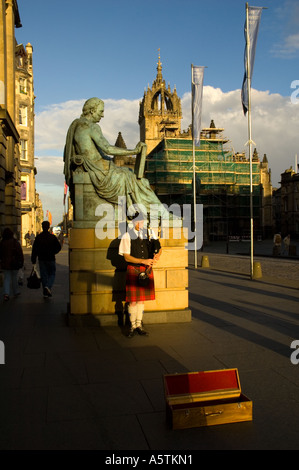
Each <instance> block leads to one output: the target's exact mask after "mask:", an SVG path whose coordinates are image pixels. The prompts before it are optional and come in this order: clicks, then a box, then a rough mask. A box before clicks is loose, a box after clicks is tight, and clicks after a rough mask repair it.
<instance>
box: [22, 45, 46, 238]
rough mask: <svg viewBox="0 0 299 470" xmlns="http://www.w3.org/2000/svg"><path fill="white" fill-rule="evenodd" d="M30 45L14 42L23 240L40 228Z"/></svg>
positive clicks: (31, 49) (31, 50) (31, 52)
mask: <svg viewBox="0 0 299 470" xmlns="http://www.w3.org/2000/svg"><path fill="white" fill-rule="evenodd" d="M32 56H33V48H32V45H31V44H30V43H28V44H27V45H26V47H24V46H23V44H18V45H17V46H16V117H17V124H16V127H17V130H18V132H19V135H20V171H21V181H20V184H21V214H22V221H21V227H22V241H23V243H24V236H25V234H26V233H27V232H28V231H29V232H30V233H31V232H33V233H34V234H36V233H37V232H39V231H40V230H41V221H42V220H40V219H42V218H43V217H42V215H41V214H37V208H39V211H40V209H41V207H40V206H41V203H40V201H39V196H38V194H37V193H36V191H35V175H36V173H37V170H36V167H35V163H34V99H35V96H34V82H33V64H32Z"/></svg>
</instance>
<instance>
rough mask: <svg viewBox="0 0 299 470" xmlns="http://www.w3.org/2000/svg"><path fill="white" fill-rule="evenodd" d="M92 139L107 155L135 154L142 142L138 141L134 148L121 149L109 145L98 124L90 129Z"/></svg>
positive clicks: (139, 149)
mask: <svg viewBox="0 0 299 470" xmlns="http://www.w3.org/2000/svg"><path fill="white" fill-rule="evenodd" d="M92 139H93V140H94V142H95V144H96V146H97V147H99V148H100V149H101V150H102V151H103V152H105V153H106V154H107V155H122V156H123V155H136V154H138V153H139V152H140V151H141V148H142V145H143V144H142V142H139V143H138V144H137V145H136V147H135V148H134V149H123V148H120V147H115V146H114V145H110V144H109V142H108V140H107V139H105V137H104V136H103V133H102V130H101V128H100V126H98V125H97V126H95V127H94V128H93V131H92Z"/></svg>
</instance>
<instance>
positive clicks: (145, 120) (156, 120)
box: [138, 55, 182, 153]
mask: <svg viewBox="0 0 299 470" xmlns="http://www.w3.org/2000/svg"><path fill="white" fill-rule="evenodd" d="M181 120H182V109H181V100H180V98H179V97H178V95H177V92H176V89H175V88H174V90H173V92H172V91H171V89H170V85H168V87H167V88H166V83H165V80H164V79H163V76H162V63H161V60H160V55H159V60H158V64H157V76H156V79H155V80H154V82H153V84H152V88H150V87H148V89H147V90H146V91H145V92H144V95H143V99H142V101H141V102H140V105H139V119H138V123H139V126H140V140H141V142H145V143H146V145H147V152H148V153H150V152H151V151H152V150H153V149H154V148H155V147H156V146H157V145H158V143H159V142H161V140H162V139H163V138H164V137H176V136H178V135H179V134H180V132H181Z"/></svg>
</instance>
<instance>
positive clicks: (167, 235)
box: [68, 169, 191, 325]
mask: <svg viewBox="0 0 299 470" xmlns="http://www.w3.org/2000/svg"><path fill="white" fill-rule="evenodd" d="M72 176H73V183H74V194H73V197H74V199H75V204H74V225H73V228H72V229H71V231H70V238H69V270H70V272H69V276H70V279H69V281H70V282H69V285H70V293H69V315H68V318H69V322H70V324H75V325H76V324H79V325H80V324H82V325H117V323H119V324H124V322H125V318H126V302H125V280H126V263H125V261H124V258H123V256H120V255H119V254H118V248H119V243H120V238H121V235H122V233H124V232H125V230H126V226H125V225H126V224H125V222H121V223H120V224H119V225H118V224H117V223H116V222H115V220H116V221H117V220H123V218H122V217H121V216H122V215H123V214H122V211H123V209H122V207H121V204H120V205H119V206H118V205H115V206H112V205H111V204H107V202H106V201H105V200H103V199H101V198H99V196H98V195H97V194H96V192H95V190H94V187H93V185H92V183H91V180H90V178H89V175H88V173H86V172H84V171H80V169H77V170H76V171H74V172H73V175H72ZM105 210H106V211H107V213H105ZM104 219H105V220H106V222H107V223H106V225H105V223H103V220H104ZM169 225H171V228H167V229H164V230H162V234H161V245H162V256H161V258H160V260H159V262H158V263H157V264H156V265H155V268H154V278H155V293H156V299H155V300H153V301H148V302H145V312H144V317H143V318H144V323H145V324H149V323H168V322H186V321H191V311H190V309H189V308H188V270H187V267H188V251H187V250H186V249H185V244H186V242H187V240H186V239H185V238H184V236H183V229H182V228H181V227H180V225H181V221H178V222H174V223H172V222H171V221H169ZM178 225H179V226H178ZM107 226H109V228H107ZM99 227H100V228H99ZM103 227H104V229H103ZM103 230H104V231H106V233H105V234H103Z"/></svg>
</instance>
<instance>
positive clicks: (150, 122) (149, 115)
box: [139, 57, 273, 240]
mask: <svg viewBox="0 0 299 470" xmlns="http://www.w3.org/2000/svg"><path fill="white" fill-rule="evenodd" d="M181 118H182V112H181V102H180V98H179V97H178V95H177V93H176V90H175V91H174V92H173V93H171V90H170V87H168V89H167V90H166V87H165V80H164V79H163V77H162V65H161V62H160V57H159V61H158V67H157V77H156V79H155V81H154V82H153V86H152V88H148V90H147V91H146V92H145V93H144V97H143V100H142V102H141V103H140V108H139V125H140V139H141V140H142V141H143V142H145V143H146V144H147V146H148V155H147V161H146V172H145V176H146V177H147V178H148V180H149V182H150V184H151V186H152V188H153V189H154V191H155V192H156V194H157V196H158V197H159V199H160V200H161V201H162V202H163V203H166V204H167V205H171V204H173V203H177V204H179V205H183V204H192V205H193V203H194V196H193V142H192V135H191V126H190V127H189V129H188V130H187V131H185V132H181ZM223 130H224V129H222V128H216V126H215V123H214V122H213V120H212V121H211V124H210V127H209V128H205V129H202V132H201V145H200V147H199V148H196V149H195V166H196V201H197V203H199V204H203V211H204V212H203V213H204V239H205V240H208V239H214V240H219V239H227V238H228V237H238V236H239V237H244V238H246V237H249V234H250V162H249V160H248V158H246V157H245V155H244V154H235V153H232V152H231V151H228V150H226V149H225V144H226V143H227V142H228V139H226V138H224V137H223ZM252 172H253V195H252V201H253V217H254V232H255V235H256V236H259V237H261V236H263V237H267V236H269V235H272V232H273V222H272V184H271V172H270V170H269V167H268V160H267V157H266V155H264V158H263V160H262V161H260V159H259V156H258V153H257V151H256V149H255V151H254V154H253V158H252Z"/></svg>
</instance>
